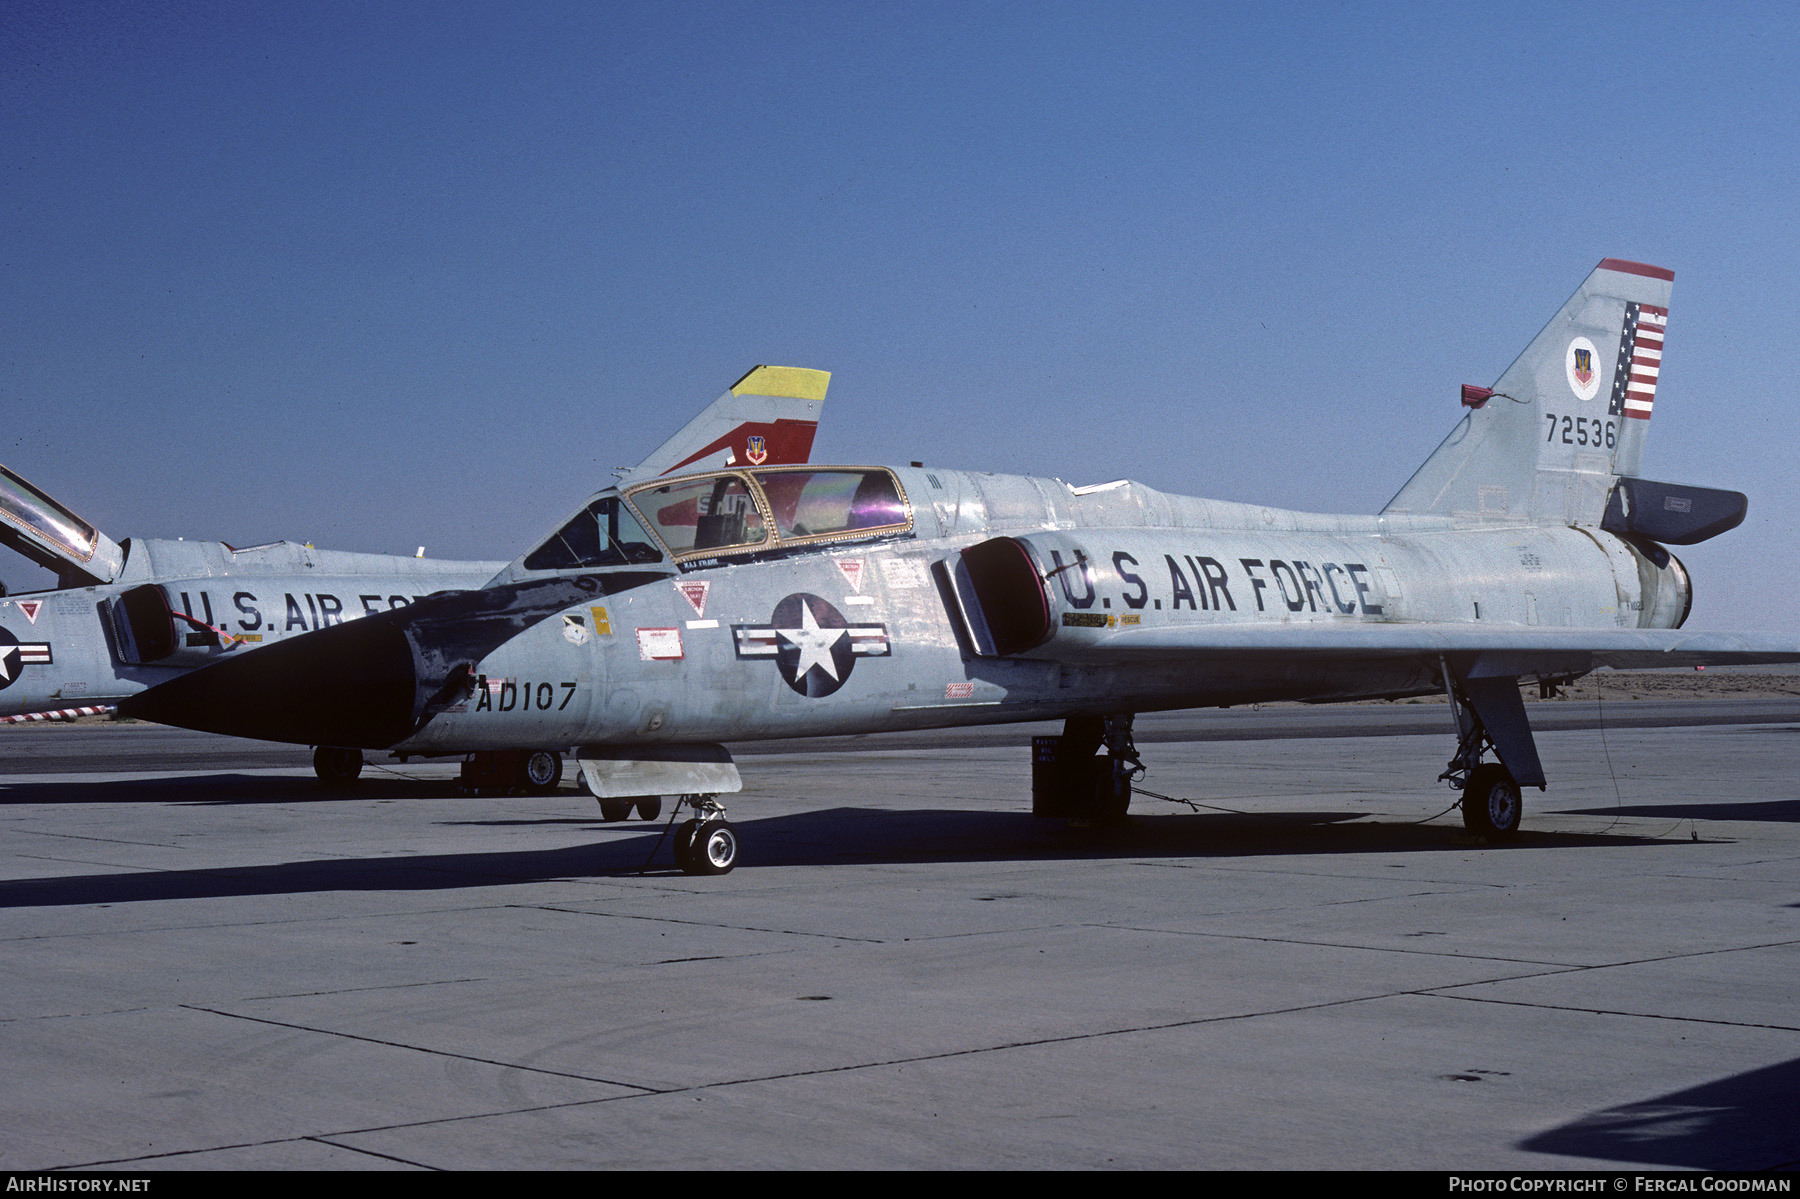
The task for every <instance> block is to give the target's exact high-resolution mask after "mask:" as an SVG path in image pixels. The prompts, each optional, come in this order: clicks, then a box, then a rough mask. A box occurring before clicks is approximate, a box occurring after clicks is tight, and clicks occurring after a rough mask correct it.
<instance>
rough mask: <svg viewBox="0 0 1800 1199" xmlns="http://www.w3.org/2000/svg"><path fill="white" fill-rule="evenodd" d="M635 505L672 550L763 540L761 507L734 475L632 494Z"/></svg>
mask: <svg viewBox="0 0 1800 1199" xmlns="http://www.w3.org/2000/svg"><path fill="white" fill-rule="evenodd" d="M631 502H632V503H634V504H636V505H637V507H638V511H640V512H642V513H643V514H644V516H645V517H646V518H648V519H649V521H650V523H651V524H652V525H654V526H655V527H656V532H657V535H658V536H660V537H661V538H662V539H663V544H664V545H667V546H668V547H669V549H670V550H671V551H673V552H674V553H677V554H685V553H688V552H690V551H693V550H717V549H733V548H744V547H748V546H755V545H761V544H762V543H763V541H764V540H765V539H766V534H765V531H764V528H763V516H762V509H760V508H758V507H757V506H756V497H754V496H752V495H751V494H750V488H749V485H748V484H746V483H745V482H744V480H743V479H741V478H739V477H738V476H736V475H722V476H716V477H712V478H706V479H688V480H685V481H683V482H679V483H669V484H666V485H665V486H662V487H657V488H653V489H651V490H648V491H636V492H633V493H632V496H631Z"/></svg>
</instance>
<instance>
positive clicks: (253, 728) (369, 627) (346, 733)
mask: <svg viewBox="0 0 1800 1199" xmlns="http://www.w3.org/2000/svg"><path fill="white" fill-rule="evenodd" d="M393 615H398V614H397V613H381V614H380V615H378V616H371V617H366V618H364V619H362V620H356V621H351V622H349V623H346V624H341V625H334V626H332V627H331V628H328V629H321V630H319V631H318V632H316V633H307V634H305V635H303V636H300V637H296V638H294V639H293V640H292V641H282V642H277V643H276V644H274V645H270V646H265V647H263V648H261V649H257V650H254V651H247V652H244V653H243V656H241V657H235V656H234V657H230V658H225V659H222V660H220V661H218V662H215V663H213V664H212V665H210V666H206V667H204V668H202V669H200V670H196V671H194V672H192V673H191V674H185V675H181V676H179V677H177V678H174V679H171V680H170V681H169V682H166V683H161V684H159V685H157V686H155V687H151V688H150V689H149V690H147V691H142V692H139V693H138V694H137V695H134V696H132V697H130V698H129V699H126V700H124V701H123V702H121V703H120V704H119V715H121V716H129V717H133V718H136V719H138V720H151V721H155V722H156V723H158V724H172V725H177V726H179V727H181V728H188V729H198V730H200V731H202V732H207V733H224V734H227V735H229V736H233V737H255V738H258V739H260V740H264V741H290V742H295V743H297V744H301V745H341V746H345V747H350V748H357V749H386V748H387V747H388V746H390V745H393V744H395V743H396V742H399V741H402V740H404V739H406V738H407V737H408V736H410V735H411V734H412V732H413V728H414V723H415V718H414V713H413V708H414V701H415V696H416V695H417V691H418V688H417V685H416V676H415V671H414V666H413V653H412V647H411V645H410V644H409V643H408V641H407V638H406V635H405V633H403V632H402V631H401V629H400V627H399V623H398V621H396V620H392V619H385V618H387V617H390V616H393Z"/></svg>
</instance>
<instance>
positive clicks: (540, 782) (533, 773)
mask: <svg viewBox="0 0 1800 1199" xmlns="http://www.w3.org/2000/svg"><path fill="white" fill-rule="evenodd" d="M562 774H563V763H562V755H561V754H559V753H557V752H556V751H555V750H553V749H534V750H531V751H530V752H528V753H527V754H526V755H525V760H524V761H522V762H520V763H519V779H520V783H521V785H522V786H523V787H524V788H525V792H526V794H528V795H547V794H549V793H550V792H552V791H554V790H556V785H557V784H558V783H560V782H562Z"/></svg>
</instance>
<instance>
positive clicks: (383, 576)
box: [0, 366, 830, 786]
mask: <svg viewBox="0 0 1800 1199" xmlns="http://www.w3.org/2000/svg"><path fill="white" fill-rule="evenodd" d="M829 382H830V375H829V373H828V372H825V371H814V370H804V369H800V368H794V367H770V366H759V367H756V368H755V369H754V370H752V371H750V373H749V374H747V375H745V376H744V377H743V378H742V379H740V380H738V382H737V383H735V384H733V385H732V387H731V389H730V390H728V391H727V392H725V394H724V395H722V396H720V397H719V398H718V399H717V400H715V401H714V402H713V403H712V404H711V405H709V406H708V407H707V408H706V409H705V410H704V411H703V412H701V413H700V415H699V416H697V417H695V418H694V419H693V420H692V421H690V422H689V423H688V424H687V425H686V426H685V427H684V428H682V430H681V431H680V432H679V433H677V434H676V435H675V436H674V437H672V438H670V439H669V440H668V441H667V442H665V443H664V444H663V445H662V446H660V447H659V448H658V449H657V450H656V451H655V452H654V453H652V454H651V455H650V457H648V458H646V459H645V460H644V461H643V462H642V463H640V464H638V465H637V466H636V467H634V468H632V469H631V470H630V471H628V472H626V477H627V478H654V477H656V476H657V475H660V474H664V473H668V472H672V471H691V470H705V469H710V468H715V467H724V466H727V465H729V464H731V463H733V462H744V463H747V464H750V465H756V464H777V463H780V464H795V463H804V462H805V461H806V459H807V456H808V454H810V453H811V450H812V441H813V435H814V432H815V431H816V429H817V427H818V420H819V413H820V408H821V405H822V404H823V402H824V399H825V391H826V387H827V385H828V383H829ZM0 544H3V545H6V546H7V547H9V548H11V549H13V550H15V551H17V552H18V553H20V554H22V555H23V556H25V557H26V558H29V559H30V560H31V561H32V562H34V563H36V564H37V565H39V566H42V567H44V568H46V569H48V570H51V571H53V572H55V573H56V575H57V580H58V584H59V585H58V587H57V588H56V589H54V590H50V591H36V592H26V593H24V594H19V595H10V596H8V595H5V594H4V593H3V592H0V719H3V720H6V721H9V722H12V721H19V720H43V719H57V718H65V717H70V716H75V715H83V714H88V713H97V712H104V711H107V710H108V709H109V708H110V707H111V706H113V705H114V704H116V702H117V701H118V700H120V699H123V698H125V697H126V696H129V695H133V694H135V693H137V692H139V691H142V690H143V689H145V688H146V687H153V686H155V685H157V684H158V683H162V682H165V681H167V680H169V679H171V678H175V677H177V676H178V675H181V674H185V673H187V672H189V671H192V670H195V669H198V668H200V667H204V666H207V665H209V664H210V663H213V662H218V661H223V660H227V659H238V658H247V657H249V656H251V655H252V654H253V653H256V652H262V651H263V650H265V649H267V648H270V647H273V646H274V645H277V644H280V643H283V642H288V641H295V640H298V639H299V638H300V637H301V636H302V635H303V634H305V633H310V632H313V631H320V630H325V629H329V628H333V627H336V626H338V625H340V624H343V623H344V622H346V621H352V620H356V619H359V618H362V617H366V616H369V615H371V614H373V613H377V612H389V611H397V610H400V609H402V608H405V607H407V606H409V605H411V604H414V603H417V602H419V601H420V600H422V599H424V598H425V597H426V596H428V595H432V594H435V593H439V592H446V591H466V590H470V589H472V588H479V587H481V586H482V585H483V584H484V583H486V582H488V581H489V580H491V579H492V578H494V576H495V574H496V573H497V572H499V571H500V570H501V569H502V568H503V567H505V566H506V563H504V562H452V561H438V560H434V559H428V558H425V557H423V556H420V557H416V558H407V557H399V556H390V555H386V554H357V553H344V552H340V551H334V550H320V549H314V548H313V547H312V546H310V545H298V544H296V543H294V542H291V541H279V542H275V543H273V544H270V545H259V546H252V547H250V548H247V549H237V548H234V547H232V546H229V545H226V544H225V543H224V542H220V541H189V540H182V539H151V538H131V539H126V540H124V541H119V542H115V541H113V540H112V539H111V538H109V537H107V536H106V535H105V534H104V533H102V532H100V531H99V530H98V529H97V528H95V527H94V526H93V525H91V524H89V523H88V522H87V521H85V520H83V519H82V518H81V517H79V516H77V515H75V513H73V512H72V511H70V510H69V509H68V508H67V507H65V506H64V505H62V504H61V503H58V502H57V501H56V500H55V499H53V498H52V497H50V496H49V495H47V494H45V493H44V492H43V491H41V490H39V489H38V488H36V487H33V486H32V485H31V484H30V483H28V482H26V481H25V480H24V479H23V478H21V477H19V476H18V475H17V474H15V473H13V472H12V471H10V470H7V469H6V468H5V467H3V466H0ZM422 552H423V551H421V555H422ZM345 753H346V751H344V750H343V749H342V748H341V747H330V746H326V747H321V751H320V753H319V754H317V755H316V756H315V765H316V766H317V767H318V769H319V772H320V774H321V776H322V777H328V778H337V777H341V772H342V771H343V770H344V769H345V768H346V767H345ZM348 753H349V755H350V756H351V757H352V758H354V759H355V760H356V761H357V762H360V756H359V755H357V753H356V751H355V750H350V751H348ZM525 762H526V759H525V758H523V757H521V756H519V755H513V756H512V757H510V758H509V759H508V764H509V765H513V766H515V767H516V768H517V769H518V770H520V771H523V770H525V769H526V765H525ZM539 769H540V777H539V778H538V779H537V780H536V783H537V784H538V785H540V786H542V785H544V779H543V777H542V776H541V769H542V766H541V761H540V763H539ZM514 781H516V782H518V783H519V784H520V785H530V784H531V783H532V782H533V780H531V779H528V778H523V777H522V778H520V779H518V780H514Z"/></svg>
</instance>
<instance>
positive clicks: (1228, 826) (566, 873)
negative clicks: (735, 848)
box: [0, 808, 1678, 908]
mask: <svg viewBox="0 0 1800 1199" xmlns="http://www.w3.org/2000/svg"><path fill="white" fill-rule="evenodd" d="M445 823H455V824H463V823H470V822H463V821H454V822H445ZM474 823H481V824H488V825H500V824H504V823H505V822H504V821H480V822H474ZM518 823H520V824H525V825H531V824H538V823H541V821H540V820H539V819H537V818H531V819H523V820H521V821H519V822H518ZM575 823H581V824H588V823H589V822H585V821H577V822H575ZM734 823H736V824H737V826H738V831H739V833H740V835H741V838H742V841H743V845H744V852H743V857H742V859H741V862H740V865H739V867H738V869H739V870H740V871H755V870H756V869H757V868H759V867H764V868H766V867H775V866H855V865H876V864H912V863H939V862H1029V861H1053V860H1077V861H1095V860H1103V859H1113V858H1139V859H1143V858H1155V859H1167V860H1179V859H1194V860H1200V859H1207V858H1229V857H1246V856H1249V857H1256V856H1271V857H1274V856H1287V855H1299V854H1318V853H1334V854H1359V853H1390V854H1391V853H1396V852H1433V851H1435V852H1441V851H1443V850H1445V849H1450V848H1463V847H1467V848H1478V847H1479V843H1478V842H1475V841H1474V840H1472V839H1471V838H1470V837H1469V836H1468V834H1466V833H1465V832H1464V831H1463V830H1462V829H1461V828H1460V827H1456V826H1454V825H1451V824H1448V823H1445V822H1439V823H1436V824H1430V825H1422V824H1416V823H1404V824H1402V823H1380V822H1376V821H1371V820H1367V819H1364V818H1363V817H1362V816H1361V814H1359V813H1353V812H1281V813H1268V814H1261V815H1257V814H1252V815H1245V816H1238V815H1226V814H1209V815H1202V816H1183V815H1157V816H1142V817H1134V818H1133V819H1132V821H1131V823H1130V824H1129V825H1128V826H1126V827H1124V828H1118V829H1095V830H1078V829H1072V828H1069V827H1068V826H1067V824H1066V823H1065V822H1063V821H1060V820H1034V819H1033V818H1032V817H1030V816H1029V815H1026V814H1024V813H1020V812H992V813H988V812H970V811H945V810H935V809H933V810H922V811H877V810H869V809H860V808H832V809H823V810H820V811H815V812H805V813H796V814H792V815H786V816H776V817H770V818H768V819H765V820H744V821H735V822H734ZM589 827H591V828H592V830H593V831H594V832H595V833H596V834H599V835H600V839H597V840H593V841H589V842H586V843H584V844H581V845H572V846H564V847H559V848H554V849H534V850H496V851H494V852H472V853H454V854H430V855H419V856H408V857H374V858H339V859H334V860H325V861H317V860H314V861H305V862H283V863H275V864H270V865H261V866H242V867H221V868H218V869H206V870H164V871H133V872H130V873H111V874H87V875H71V876H64V877H61V878H37V879H13V880H7V881H0V908H20V907H61V906H70V905H78V904H101V903H136V902H144V901H155V900H171V899H219V898H229V897H234V896H249V895H292V894H303V893H309V892H324V891H446V890H458V889H464V888H475V887H491V886H497V885H506V884H517V883H534V882H548V881H551V880H556V879H580V878H609V877H628V876H631V875H633V874H636V873H637V872H638V870H639V869H640V868H641V867H643V865H644V863H645V860H646V859H647V858H649V857H650V854H651V850H652V848H656V849H657V853H656V857H655V860H654V861H653V862H652V863H651V865H650V873H652V874H656V875H663V876H674V877H679V875H678V874H677V872H676V870H675V866H674V861H673V858H672V857H671V856H670V848H669V844H668V842H667V841H665V842H664V843H663V844H662V845H661V846H660V847H658V846H657V841H658V839H659V837H661V835H662V832H663V824H662V823H658V824H655V825H647V824H643V823H638V822H633V823H632V824H630V825H604V824H599V823H598V822H593V823H591V824H589ZM608 834H610V835H608ZM1672 844H1678V843H1677V842H1670V841H1652V840H1649V839H1646V838H1641V837H1635V836H1629V835H1616V836H1599V835H1570V834H1550V833H1542V834H1533V833H1529V832H1527V833H1522V834H1521V835H1520V836H1519V837H1518V838H1517V839H1516V840H1514V841H1512V842H1508V843H1506V844H1505V845H1501V846H1494V847H1492V848H1493V849H1494V850H1495V851H1499V850H1502V849H1504V848H1506V847H1508V846H1520V847H1529V848H1536V849H1543V848H1571V849H1572V848H1581V847H1598V846H1610V847H1614V848H1619V847H1627V846H1635V845H1663V846H1668V845H1672ZM701 885H705V884H701Z"/></svg>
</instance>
